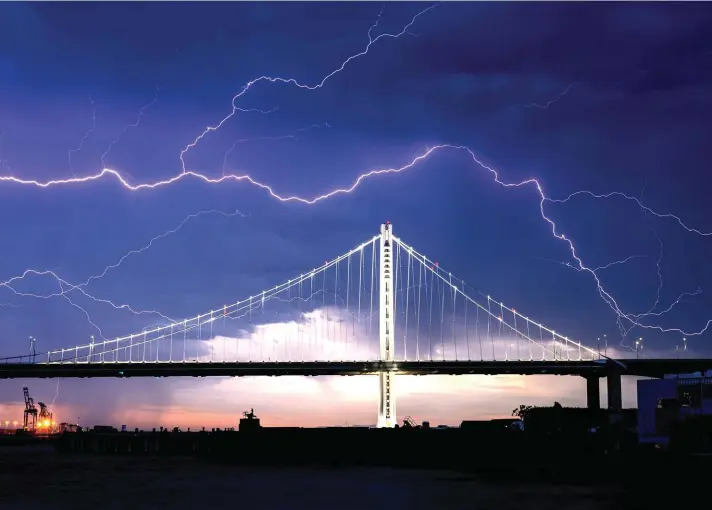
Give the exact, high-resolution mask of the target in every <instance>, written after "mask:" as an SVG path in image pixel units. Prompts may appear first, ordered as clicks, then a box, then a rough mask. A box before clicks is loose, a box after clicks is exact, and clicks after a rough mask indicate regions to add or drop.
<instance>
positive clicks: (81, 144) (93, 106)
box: [67, 99, 96, 177]
mask: <svg viewBox="0 0 712 510" xmlns="http://www.w3.org/2000/svg"><path fill="white" fill-rule="evenodd" d="M89 101H91V111H92V113H91V122H92V123H91V128H89V131H87V132H86V133H84V136H83V137H82V139H81V140H79V145H77V148H76V149H69V150H68V151H67V160H68V162H69V171H70V172H72V175H73V176H74V177H76V176H77V174H75V173H74V167H73V166H72V154H74V153H76V152H80V151H81V150H82V148H83V147H84V142H85V141H86V140H87V138H89V136H91V134H92V133H93V132H94V130H95V129H96V104H95V103H94V100H93V99H89Z"/></svg>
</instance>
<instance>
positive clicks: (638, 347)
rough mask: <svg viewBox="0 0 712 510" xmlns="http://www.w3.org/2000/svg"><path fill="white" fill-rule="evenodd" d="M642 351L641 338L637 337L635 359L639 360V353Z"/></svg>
mask: <svg viewBox="0 0 712 510" xmlns="http://www.w3.org/2000/svg"><path fill="white" fill-rule="evenodd" d="M642 350H643V337H642V336H641V337H638V339H637V340H636V341H635V357H636V358H638V359H640V351H642Z"/></svg>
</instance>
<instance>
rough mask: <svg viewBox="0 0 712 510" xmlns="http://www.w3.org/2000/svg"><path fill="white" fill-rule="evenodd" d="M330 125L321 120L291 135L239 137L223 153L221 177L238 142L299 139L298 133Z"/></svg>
mask: <svg viewBox="0 0 712 510" xmlns="http://www.w3.org/2000/svg"><path fill="white" fill-rule="evenodd" d="M330 127H331V126H330V125H329V123H328V122H323V123H321V124H312V125H311V126H307V127H303V128H299V129H297V130H296V131H295V132H294V133H292V134H291V135H282V136H258V137H255V138H241V139H239V140H236V141H235V143H233V144H232V146H231V147H230V148H229V149H228V150H227V152H226V153H225V156H224V157H223V166H222V175H223V177H225V170H226V168H227V158H228V156H229V155H230V153H231V152H232V151H234V150H235V147H237V145H238V144H241V143H246V142H256V141H260V140H270V141H275V140H286V139H292V140H299V133H303V132H304V131H309V130H311V129H320V128H330Z"/></svg>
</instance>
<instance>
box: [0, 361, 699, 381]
mask: <svg viewBox="0 0 712 510" xmlns="http://www.w3.org/2000/svg"><path fill="white" fill-rule="evenodd" d="M389 370H394V371H396V373H398V374H401V375H435V374H443V375H465V374H483V375H500V374H516V375H541V374H550V375H577V376H582V377H586V378H596V377H605V376H606V375H607V374H610V373H611V372H615V373H617V374H619V375H634V376H643V377H663V376H664V375H665V374H684V373H693V372H705V371H708V370H712V359H622V360H605V359H601V360H594V361H399V362H385V361H368V362H364V361H305V362H298V361H292V362H285V361H276V362H275V361H273V362H265V363H262V362H251V363H248V362H224V363H223V362H212V363H210V362H185V363H184V362H172V363H169V362H143V363H142V362H134V363H123V362H120V363H114V362H104V363H102V362H91V363H87V362H77V363H71V362H64V363H41V362H38V363H34V364H33V363H0V379H26V378H35V379H37V378H57V377H71V378H87V377H118V378H125V377H217V376H228V377H247V376H289V375H292V376H324V375H339V376H353V375H366V374H376V373H378V372H384V371H389Z"/></svg>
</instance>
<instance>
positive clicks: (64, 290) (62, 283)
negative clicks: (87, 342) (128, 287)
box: [0, 269, 172, 328]
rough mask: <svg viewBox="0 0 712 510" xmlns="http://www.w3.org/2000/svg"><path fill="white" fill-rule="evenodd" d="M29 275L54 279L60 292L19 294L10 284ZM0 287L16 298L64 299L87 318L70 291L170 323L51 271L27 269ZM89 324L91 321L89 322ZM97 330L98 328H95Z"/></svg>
mask: <svg viewBox="0 0 712 510" xmlns="http://www.w3.org/2000/svg"><path fill="white" fill-rule="evenodd" d="M29 275H36V276H51V277H52V278H54V279H55V280H56V281H57V283H58V284H59V287H60V292H55V293H53V294H35V293H33V292H21V291H19V290H17V289H16V288H15V287H14V286H13V285H12V284H13V283H15V282H16V281H20V280H23V279H24V278H26V277H27V276H29ZM0 287H4V288H6V289H8V290H9V291H10V292H12V293H13V294H15V295H16V296H18V297H31V298H37V299H51V298H53V297H61V298H63V299H66V300H67V301H68V302H69V303H70V304H71V305H72V306H74V307H75V308H77V309H79V310H81V311H83V312H84V313H85V314H86V315H87V316H88V315H89V313H88V312H87V311H86V310H85V309H84V308H82V307H80V306H79V305H78V304H76V303H74V302H73V301H71V300H70V298H69V297H67V294H68V293H69V292H70V291H72V290H75V289H76V290H77V291H78V292H80V293H81V294H82V295H83V296H85V297H86V298H88V299H91V300H92V301H94V302H96V303H103V304H107V305H109V306H111V307H112V308H114V309H115V310H128V311H129V312H131V313H133V314H134V315H144V314H155V315H158V316H160V317H161V318H163V319H165V320H169V321H171V320H172V319H171V318H170V317H167V316H166V315H164V314H162V313H160V312H158V311H156V310H135V309H134V308H133V307H131V306H130V305H126V304H120V305H117V304H115V303H114V302H113V301H110V300H108V299H102V298H98V297H96V296H94V295H92V294H89V293H88V292H87V291H85V290H84V289H83V288H82V287H81V286H80V285H72V284H71V283H69V282H68V281H66V280H65V279H63V278H62V277H60V276H59V275H58V274H57V273H55V272H54V271H51V270H49V269H47V270H44V271H38V270H36V269H27V270H25V271H24V272H23V273H22V274H21V275H19V276H13V277H12V278H10V279H9V280H6V281H4V282H0ZM90 322H91V320H90ZM92 325H94V326H95V327H97V326H96V325H95V324H93V323H92ZM97 328H98V327H97Z"/></svg>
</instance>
